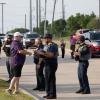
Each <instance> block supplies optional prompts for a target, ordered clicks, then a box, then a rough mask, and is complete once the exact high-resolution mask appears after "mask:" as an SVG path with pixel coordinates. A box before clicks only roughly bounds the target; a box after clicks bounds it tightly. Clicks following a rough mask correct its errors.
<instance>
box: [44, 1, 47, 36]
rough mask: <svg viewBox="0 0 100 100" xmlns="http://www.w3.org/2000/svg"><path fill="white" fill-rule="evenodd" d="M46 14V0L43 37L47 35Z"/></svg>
mask: <svg viewBox="0 0 100 100" xmlns="http://www.w3.org/2000/svg"><path fill="white" fill-rule="evenodd" d="M46 12H47V0H45V14H44V15H45V21H44V35H45V34H46V33H47V30H46Z"/></svg>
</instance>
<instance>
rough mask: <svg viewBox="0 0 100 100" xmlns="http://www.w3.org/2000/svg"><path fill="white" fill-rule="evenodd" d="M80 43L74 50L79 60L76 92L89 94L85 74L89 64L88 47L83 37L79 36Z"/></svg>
mask: <svg viewBox="0 0 100 100" xmlns="http://www.w3.org/2000/svg"><path fill="white" fill-rule="evenodd" d="M79 41H80V45H79V48H78V49H77V50H76V52H75V58H76V60H78V61H79V65H78V79H79V84H80V89H79V90H78V91H76V93H81V94H90V87H89V81H88V76H87V70H88V66H89V61H88V60H89V59H90V48H89V47H88V46H87V45H86V44H85V37H84V36H80V39H79Z"/></svg>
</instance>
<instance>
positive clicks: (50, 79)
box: [38, 33, 58, 99]
mask: <svg viewBox="0 0 100 100" xmlns="http://www.w3.org/2000/svg"><path fill="white" fill-rule="evenodd" d="M45 42H46V45H45V46H44V51H45V52H38V54H39V55H42V56H44V59H45V88H46V96H44V97H43V98H46V99H56V98H57V95H56V76H55V74H56V70H57V67H58V60H57V56H58V46H57V44H55V43H54V42H52V35H51V34H49V33H47V34H46V35H45Z"/></svg>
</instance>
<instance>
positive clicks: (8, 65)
mask: <svg viewBox="0 0 100 100" xmlns="http://www.w3.org/2000/svg"><path fill="white" fill-rule="evenodd" d="M6 67H7V72H8V75H9V79H12V77H13V75H12V70H11V66H10V57H6Z"/></svg>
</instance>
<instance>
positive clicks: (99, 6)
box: [99, 0, 100, 20]
mask: <svg viewBox="0 0 100 100" xmlns="http://www.w3.org/2000/svg"><path fill="white" fill-rule="evenodd" d="M99 20H100V0H99Z"/></svg>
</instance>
